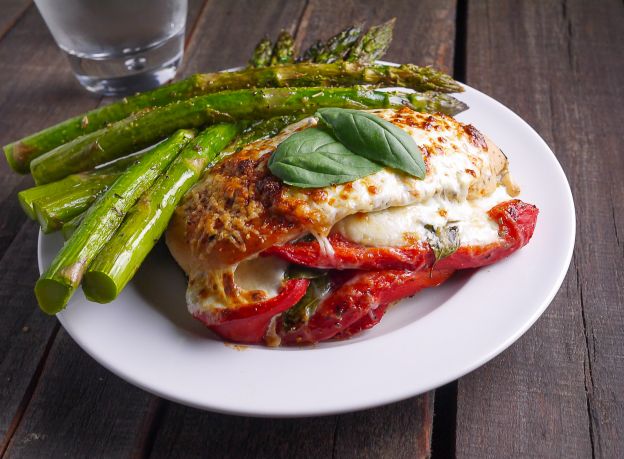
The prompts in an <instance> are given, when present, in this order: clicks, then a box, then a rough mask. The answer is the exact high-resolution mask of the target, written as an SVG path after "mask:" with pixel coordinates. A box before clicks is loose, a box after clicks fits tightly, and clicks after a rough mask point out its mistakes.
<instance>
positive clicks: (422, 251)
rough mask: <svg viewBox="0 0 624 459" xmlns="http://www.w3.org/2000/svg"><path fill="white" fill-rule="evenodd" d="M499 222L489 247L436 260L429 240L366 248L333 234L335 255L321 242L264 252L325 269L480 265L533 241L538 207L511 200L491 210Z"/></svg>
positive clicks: (467, 249) (470, 248)
mask: <svg viewBox="0 0 624 459" xmlns="http://www.w3.org/2000/svg"><path fill="white" fill-rule="evenodd" d="M488 214H489V216H490V217H491V218H492V219H493V220H495V221H496V222H497V223H498V225H499V236H500V237H499V240H498V241H496V242H494V243H492V244H488V245H485V246H461V247H460V248H459V249H458V250H457V251H456V252H455V253H453V254H452V255H450V256H448V257H446V258H443V259H442V260H439V261H437V262H436V259H435V255H434V252H433V250H432V249H431V248H430V247H429V244H427V243H426V242H423V243H420V244H417V245H415V246H411V247H365V246H362V245H359V244H354V243H353V242H350V241H348V240H346V239H344V238H343V237H341V236H340V235H336V234H332V235H330V237H329V241H330V243H331V245H332V247H333V248H334V254H333V255H326V254H323V253H321V250H320V248H319V244H318V242H317V241H311V242H294V243H290V244H285V245H281V246H274V247H271V248H270V249H268V250H266V251H265V252H264V254H265V255H273V256H277V257H280V258H283V259H285V260H288V261H290V262H292V263H296V264H300V265H304V266H309V267H313V268H325V269H363V270H379V269H409V270H420V269H429V268H431V267H433V266H434V265H435V267H436V268H439V269H464V268H478V267H480V266H485V265H489V264H491V263H494V262H496V261H498V260H500V259H501V258H504V257H506V256H508V255H510V254H511V253H513V252H515V251H516V250H518V249H519V248H521V247H523V246H524V245H526V244H527V243H528V242H529V239H531V236H532V235H533V230H534V229H535V223H536V221H537V214H538V210H537V207H535V206H533V205H531V204H527V203H525V202H522V201H520V200H517V199H515V200H511V201H506V202H503V203H500V204H498V205H496V206H494V207H493V208H492V209H490V210H489V211H488Z"/></svg>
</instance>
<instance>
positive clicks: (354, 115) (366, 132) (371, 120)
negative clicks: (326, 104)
mask: <svg viewBox="0 0 624 459" xmlns="http://www.w3.org/2000/svg"><path fill="white" fill-rule="evenodd" d="M316 116H318V117H319V121H320V122H321V123H322V125H324V126H327V127H328V128H329V129H331V131H332V133H333V134H334V136H335V137H336V139H338V140H339V141H340V142H341V143H342V144H343V145H344V146H345V147H347V148H348V149H349V150H351V151H353V152H355V153H357V154H358V155H359V156H362V157H364V158H367V159H369V160H371V161H374V162H376V163H378V164H383V165H384V166H388V167H392V168H394V169H398V170H400V171H403V172H405V173H407V174H409V175H412V176H414V177H417V178H419V179H423V178H425V170H426V169H425V163H424V161H423V158H422V153H421V151H420V148H418V145H416V142H414V139H412V138H411V137H410V136H409V135H408V134H407V133H406V132H405V131H403V130H402V129H400V128H399V127H397V126H395V125H394V124H392V123H390V122H389V121H386V120H384V119H382V118H380V117H378V116H376V115H373V114H372V113H367V112H363V111H360V110H348V109H343V108H321V109H319V110H318V111H317V112H316Z"/></svg>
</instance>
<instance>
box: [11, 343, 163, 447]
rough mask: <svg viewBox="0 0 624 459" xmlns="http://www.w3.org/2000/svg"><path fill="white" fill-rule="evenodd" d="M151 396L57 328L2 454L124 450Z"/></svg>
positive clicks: (130, 440)
mask: <svg viewBox="0 0 624 459" xmlns="http://www.w3.org/2000/svg"><path fill="white" fill-rule="evenodd" d="M150 399H151V395H149V394H147V393H146V392H143V391H142V390H140V389H138V388H136V387H134V386H131V385H130V384H128V383H125V382H122V381H121V380H119V379H118V378H116V377H113V376H112V375H111V373H110V372H109V371H108V370H106V369H105V368H104V367H102V366H101V365H100V364H99V363H97V362H96V361H95V360H93V359H92V358H91V357H89V356H88V355H87V354H86V353H84V352H82V351H80V350H79V349H78V348H77V346H76V344H75V343H74V342H73V341H72V340H71V338H70V337H69V336H68V335H67V334H66V333H65V332H64V331H61V332H59V335H58V337H57V339H56V340H55V342H54V345H53V346H52V349H51V351H50V356H49V358H48V359H47V361H46V363H45V368H44V370H43V373H42V376H41V379H40V380H39V382H38V384H37V387H36V389H35V391H34V394H33V397H32V400H31V401H30V403H29V405H28V408H27V411H26V413H25V415H24V418H23V419H22V422H21V423H20V425H19V427H18V429H17V431H16V432H15V435H14V436H13V438H12V439H11V442H10V444H9V447H8V449H7V452H6V456H7V457H9V458H10V457H90V458H97V457H103V458H106V457H125V456H128V454H129V452H130V451H132V450H133V449H134V446H135V441H136V437H137V435H136V434H137V432H139V431H140V427H141V425H142V422H143V417H144V416H146V414H147V413H148V407H149V400H150Z"/></svg>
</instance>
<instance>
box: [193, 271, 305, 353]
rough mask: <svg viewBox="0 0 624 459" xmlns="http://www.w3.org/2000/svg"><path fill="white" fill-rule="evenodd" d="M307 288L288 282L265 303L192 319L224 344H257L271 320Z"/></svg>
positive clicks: (298, 281) (301, 282) (199, 314)
mask: <svg viewBox="0 0 624 459" xmlns="http://www.w3.org/2000/svg"><path fill="white" fill-rule="evenodd" d="M308 285H310V281H309V280H308V279H290V280H288V281H286V283H285V284H284V287H283V288H282V290H281V291H280V293H279V294H278V295H277V296H275V297H273V298H271V299H269V300H266V301H262V302H259V303H249V304H245V305H242V306H239V307H236V308H232V309H219V310H216V312H202V311H200V312H197V313H195V314H193V316H194V317H195V318H196V319H198V320H200V321H201V322H202V323H203V324H204V325H206V326H207V327H208V328H210V329H211V330H212V331H214V332H215V333H217V334H218V335H219V336H221V337H222V338H223V339H225V340H227V341H236V342H239V343H247V344H254V343H260V342H262V338H263V337H264V334H265V333H266V330H267V328H268V326H269V322H270V321H271V318H272V317H273V316H275V315H277V314H279V313H281V312H284V311H286V310H287V309H289V308H291V307H292V306H294V305H295V304H297V301H299V300H300V299H301V297H302V296H303V295H305V292H306V290H307V289H308Z"/></svg>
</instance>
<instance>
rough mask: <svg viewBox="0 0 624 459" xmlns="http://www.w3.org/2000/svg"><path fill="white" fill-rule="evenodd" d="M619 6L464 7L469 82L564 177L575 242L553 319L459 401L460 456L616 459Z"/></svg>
mask: <svg viewBox="0 0 624 459" xmlns="http://www.w3.org/2000/svg"><path fill="white" fill-rule="evenodd" d="M623 21H624V8H622V4H621V2H617V1H603V2H592V3H591V4H588V3H586V2H582V1H571V0H567V1H563V2H558V3H555V2H494V1H490V2H470V3H469V11H468V42H467V51H468V54H467V60H466V63H467V69H466V70H467V72H466V75H467V82H468V83H469V84H472V85H474V86H475V87H477V88H478V89H481V90H483V91H485V92H486V93H488V94H490V95H492V96H494V97H496V98H498V99H499V100H501V101H502V102H503V103H505V104H507V105H508V106H510V107H511V108H512V109H514V110H516V111H517V112H518V113H519V114H520V115H521V116H523V117H524V118H525V119H526V120H527V121H528V122H529V123H531V124H532V125H533V126H534V127H535V128H536V129H537V130H538V131H539V132H540V134H542V135H543V136H544V138H545V139H546V141H547V142H548V143H549V144H550V145H551V146H552V147H553V150H554V151H555V152H556V154H557V156H558V158H559V160H560V161H561V163H562V165H563V168H564V170H565V171H566V172H567V174H568V177H569V179H570V183H571V186H572V189H573V194H574V197H575V203H576V208H577V219H578V222H579V224H578V232H577V241H576V248H575V255H574V260H573V265H572V267H571V269H570V272H569V273H568V277H567V279H566V281H565V282H564V284H563V287H562V289H561V291H560V292H559V294H558V295H557V297H556V298H555V300H554V301H553V303H552V305H551V306H550V308H549V309H548V310H547V312H546V313H545V314H544V316H543V317H542V318H541V319H540V320H539V321H538V323H537V324H536V326H535V327H534V328H533V329H532V330H530V331H529V332H528V333H527V334H526V335H525V336H524V337H523V338H522V339H521V340H520V341H519V342H518V343H517V344H516V345H514V346H513V347H512V348H511V349H510V350H508V351H507V352H505V353H504V354H503V355H502V356H500V357H499V358H497V359H496V360H494V361H493V362H492V363H490V364H489V365H487V366H486V367H484V368H483V369H481V370H478V371H476V372H474V373H473V374H471V375H469V376H467V377H465V378H463V379H461V380H460V382H459V388H458V418H457V443H456V448H457V453H458V455H459V456H460V457H501V456H505V457H509V456H518V457H524V456H528V455H531V456H539V457H591V456H598V457H621V456H622V455H623V454H624V428H623V426H624V386H623V385H622V381H623V380H624V359H622V355H624V341H623V340H622V330H624V310H622V304H624V298H623V297H624V293H623V291H622V282H621V280H622V278H623V273H622V266H624V263H623V261H624V260H623V253H622V249H623V246H622V242H621V234H623V231H624V229H623V228H624V221H623V217H622V216H623V215H624V205H623V198H624V187H623V184H622V183H623V182H622V180H621V177H620V175H621V171H622V170H624V159H623V157H622V155H621V140H620V139H621V123H622V108H621V104H618V103H616V102H615V101H618V100H623V98H624V97H623V96H624V94H623V93H624V91H623V89H622V85H621V75H622V74H623V73H624V59H623V57H624V51H623V49H622V47H621V43H622V41H623V40H624V30H623V29H622V27H621V25H622V23H623Z"/></svg>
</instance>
